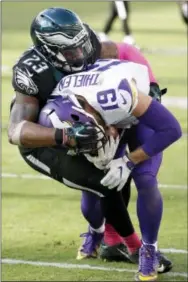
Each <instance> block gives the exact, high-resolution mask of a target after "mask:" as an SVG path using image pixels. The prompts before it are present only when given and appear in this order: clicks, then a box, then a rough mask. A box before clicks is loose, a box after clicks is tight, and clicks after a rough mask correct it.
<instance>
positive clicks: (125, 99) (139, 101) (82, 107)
mask: <svg viewBox="0 0 188 282" xmlns="http://www.w3.org/2000/svg"><path fill="white" fill-rule="evenodd" d="M148 94H149V76H148V70H147V67H145V66H143V65H139V64H135V63H130V62H122V61H119V60H100V61H97V63H96V64H95V65H93V66H92V67H91V69H90V70H89V71H87V72H82V73H79V74H74V75H69V76H67V77H65V78H63V79H62V80H61V81H60V83H59V84H58V86H57V87H56V89H55V91H54V92H53V94H52V96H53V95H54V98H55V97H56V96H58V95H60V96H62V99H69V100H72V101H74V104H75V106H74V110H76V111H77V112H79V113H80V114H86V115H87V114H88V113H89V114H90V115H92V116H93V117H94V119H95V120H96V121H97V123H98V124H99V125H100V126H102V128H103V130H104V133H106V132H107V130H106V129H108V127H109V126H114V127H115V128H116V130H117V132H118V133H119V137H117V138H116V139H115V140H116V141H115V142H114V141H113V142H111V143H110V141H109V142H108V146H106V145H104V144H103V143H102V142H101V141H99V142H98V148H99V149H98V155H97V156H92V155H91V154H85V157H86V158H87V159H88V160H89V162H92V163H93V164H94V165H95V166H96V167H97V168H98V169H99V170H103V171H104V173H105V175H104V177H102V179H101V182H100V183H101V184H102V185H103V186H104V187H106V189H109V190H111V189H115V190H116V191H120V190H121V189H122V187H123V186H124V185H125V183H126V181H127V179H128V177H129V175H130V174H132V177H133V179H134V182H135V185H136V188H137V192H138V199H137V214H138V220H139V224H140V230H141V235H142V246H141V248H140V253H139V271H138V273H137V275H136V280H138V281H146V280H147V281H155V280H156V279H157V271H156V269H157V264H158V258H157V249H158V246H157V236H158V231H159V227H160V221H161V218H162V210H163V204H162V197H161V194H160V191H159V189H158V183H157V174H158V170H159V168H160V165H161V159H162V151H163V150H165V149H166V148H167V147H168V146H169V145H171V144H172V143H173V142H175V141H177V140H178V139H179V138H180V137H181V128H180V125H179V123H178V121H177V120H176V118H175V117H174V116H173V115H172V114H171V113H170V112H169V111H168V110H167V109H166V108H165V107H164V106H163V105H161V104H160V103H158V102H157V101H154V100H152V98H151V97H149V96H148ZM59 101H61V100H59ZM57 103H60V104H61V103H62V102H58V101H57ZM57 103H56V104H57ZM60 104H59V107H61V105H60ZM47 107H48V105H47ZM62 110H63V108H62ZM55 112H56V110H55ZM56 114H57V116H58V113H57V112H56ZM49 118H50V117H49ZM59 119H61V118H60V117H59ZM130 127H135V132H136V133H135V134H136V141H137V142H136V144H135V145H134V147H132V148H129V149H130V150H129V153H128V152H127V151H125V150H124V149H125V145H126V144H124V146H123V149H122V148H121V154H119V153H117V151H118V150H116V148H117V144H118V142H119V140H118V138H120V139H121V136H122V135H123V133H124V131H125V130H126V129H127V128H130ZM109 144H110V145H109ZM130 147H131V146H130ZM114 148H115V150H114ZM118 149H119V148H118ZM117 220H118V219H117ZM116 228H117V225H116ZM117 231H118V230H117Z"/></svg>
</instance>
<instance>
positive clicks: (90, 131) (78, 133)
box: [55, 122, 105, 154]
mask: <svg viewBox="0 0 188 282" xmlns="http://www.w3.org/2000/svg"><path fill="white" fill-rule="evenodd" d="M104 139H105V135H104V132H103V131H102V130H101V129H100V128H99V127H98V126H96V125H93V124H91V123H89V122H88V123H85V124H83V123H80V122H76V123H74V124H73V125H72V127H67V128H63V129H56V133H55V140H56V144H57V145H64V146H66V147H68V148H70V149H73V150H74V151H75V152H76V153H77V154H79V153H90V152H93V151H96V150H97V144H98V141H102V142H104Z"/></svg>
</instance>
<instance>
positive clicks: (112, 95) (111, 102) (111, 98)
mask: <svg viewBox="0 0 188 282" xmlns="http://www.w3.org/2000/svg"><path fill="white" fill-rule="evenodd" d="M97 102H98V103H99V104H100V105H101V108H102V109H103V110H105V111H106V110H114V109H117V108H119V107H118V104H117V97H116V91H115V90H114V89H113V88H111V89H107V90H104V91H100V92H98V93H97Z"/></svg>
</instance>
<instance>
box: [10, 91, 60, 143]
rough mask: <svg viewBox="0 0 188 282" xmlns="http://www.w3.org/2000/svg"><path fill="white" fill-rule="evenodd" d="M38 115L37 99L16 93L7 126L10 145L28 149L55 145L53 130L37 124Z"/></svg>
mask: <svg viewBox="0 0 188 282" xmlns="http://www.w3.org/2000/svg"><path fill="white" fill-rule="evenodd" d="M38 113H39V102H38V99H37V98H35V97H33V96H26V95H23V94H21V93H19V92H16V100H15V103H14V105H13V107H12V110H11V113H10V119H9V126H8V139H9V142H10V143H11V144H14V145H21V146H24V147H29V148H32V147H46V146H53V145H56V142H55V129H54V128H47V127H43V126H41V125H39V124H37V123H36V121H37V117H38Z"/></svg>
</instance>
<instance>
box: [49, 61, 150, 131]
mask: <svg viewBox="0 0 188 282" xmlns="http://www.w3.org/2000/svg"><path fill="white" fill-rule="evenodd" d="M133 81H134V83H133ZM135 84H136V87H135ZM149 84H150V81H149V75H148V69H147V67H146V66H144V65H140V64H136V63H132V62H127V61H120V60H98V61H97V62H96V63H95V64H94V65H93V66H91V68H90V69H89V70H88V71H86V72H81V73H77V74H73V75H68V76H66V77H64V78H63V79H62V80H61V81H60V83H59V84H58V85H57V87H56V89H55V90H54V92H53V93H52V95H53V96H59V95H62V96H67V95H70V96H71V97H73V96H74V95H75V94H77V95H80V96H83V97H84V98H85V99H86V100H87V102H88V103H89V104H90V105H91V106H92V107H93V108H94V109H95V110H96V111H97V112H99V113H100V114H101V116H102V118H103V119H104V121H105V122H106V124H107V125H110V124H111V125H113V124H114V125H116V126H117V127H119V128H125V127H129V126H131V124H133V123H135V122H136V118H135V117H133V116H131V113H132V111H133V110H134V108H135V107H136V105H137V91H139V92H141V93H143V94H145V95H148V94H149ZM74 100H75V99H74Z"/></svg>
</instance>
